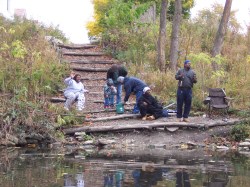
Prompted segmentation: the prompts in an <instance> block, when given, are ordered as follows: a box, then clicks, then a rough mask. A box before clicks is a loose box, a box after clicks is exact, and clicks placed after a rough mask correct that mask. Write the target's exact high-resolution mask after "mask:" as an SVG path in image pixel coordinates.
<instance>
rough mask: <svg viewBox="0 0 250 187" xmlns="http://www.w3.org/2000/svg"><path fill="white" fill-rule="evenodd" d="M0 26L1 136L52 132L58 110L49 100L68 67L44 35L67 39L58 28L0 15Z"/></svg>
mask: <svg viewBox="0 0 250 187" xmlns="http://www.w3.org/2000/svg"><path fill="white" fill-rule="evenodd" d="M0 25H1V26H0V66H1V68H0V102H1V106H0V131H1V136H0V138H4V137H5V136H6V134H11V133H13V131H19V134H20V133H22V132H32V131H36V132H40V133H42V132H46V133H53V132H54V131H53V128H54V124H53V123H54V118H55V116H54V115H53V114H54V113H55V109H53V108H52V107H50V104H49V103H47V102H46V99H47V97H48V96H51V95H52V94H54V93H56V92H57V91H58V88H59V87H60V85H61V84H62V77H63V75H65V71H66V70H67V66H65V65H64V64H61V63H59V59H58V58H57V54H56V52H55V50H52V49H51V45H50V44H49V43H48V42H47V41H46V40H45V36H46V35H50V36H55V37H56V38H60V39H62V40H64V41H65V40H66V38H65V37H64V36H63V34H62V32H61V31H59V30H58V29H57V28H53V27H45V26H43V25H40V24H39V23H36V22H34V21H30V20H25V19H24V20H18V19H15V20H14V21H8V20H6V19H5V18H3V17H1V16H0ZM65 67H66V68H65Z"/></svg>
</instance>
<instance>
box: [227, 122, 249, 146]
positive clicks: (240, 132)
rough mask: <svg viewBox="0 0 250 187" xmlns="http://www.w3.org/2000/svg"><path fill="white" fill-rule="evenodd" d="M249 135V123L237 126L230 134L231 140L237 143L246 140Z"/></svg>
mask: <svg viewBox="0 0 250 187" xmlns="http://www.w3.org/2000/svg"><path fill="white" fill-rule="evenodd" d="M249 134H250V128H249V123H243V124H239V125H235V126H234V127H233V129H232V130H231V132H230V136H231V138H232V139H233V140H235V141H237V142H239V141H242V140H245V139H246V138H248V137H249Z"/></svg>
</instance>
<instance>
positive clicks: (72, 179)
mask: <svg viewBox="0 0 250 187" xmlns="http://www.w3.org/2000/svg"><path fill="white" fill-rule="evenodd" d="M63 181H64V187H75V186H76V187H84V180H83V173H77V174H76V175H75V176H73V175H72V174H64V175H63Z"/></svg>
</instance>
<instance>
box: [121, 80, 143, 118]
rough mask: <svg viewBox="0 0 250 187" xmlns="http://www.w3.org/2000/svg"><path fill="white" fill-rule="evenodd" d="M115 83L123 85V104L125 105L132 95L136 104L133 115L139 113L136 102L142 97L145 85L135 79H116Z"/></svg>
mask: <svg viewBox="0 0 250 187" xmlns="http://www.w3.org/2000/svg"><path fill="white" fill-rule="evenodd" d="M117 81H118V82H119V83H121V84H123V85H124V90H125V93H126V95H125V97H124V103H126V102H127V101H128V99H129V97H130V95H131V93H134V94H135V96H136V103H135V105H134V109H133V114H137V113H139V112H140V110H139V107H138V101H139V99H140V97H141V96H142V93H143V92H142V91H143V89H144V88H145V87H147V85H146V83H145V82H143V81H142V80H140V79H138V78H136V77H123V76H120V77H118V79H117Z"/></svg>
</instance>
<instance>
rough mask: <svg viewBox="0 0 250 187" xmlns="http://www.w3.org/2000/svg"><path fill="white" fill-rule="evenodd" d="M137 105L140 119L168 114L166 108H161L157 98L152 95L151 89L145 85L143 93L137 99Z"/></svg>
mask: <svg viewBox="0 0 250 187" xmlns="http://www.w3.org/2000/svg"><path fill="white" fill-rule="evenodd" d="M138 106H139V109H140V113H141V116H142V120H154V119H157V118H160V117H167V116H168V112H167V110H165V109H163V107H162V105H161V104H160V103H159V102H158V100H157V99H156V98H155V97H153V96H152V94H151V89H150V88H149V87H145V88H144V89H143V94H142V96H141V97H140V99H139V101H138ZM147 115H149V116H147Z"/></svg>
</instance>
